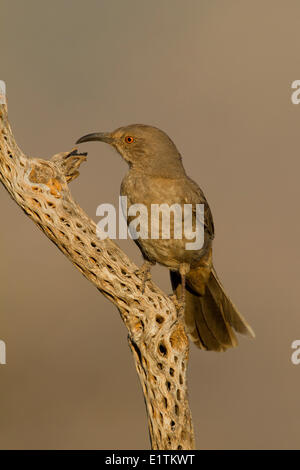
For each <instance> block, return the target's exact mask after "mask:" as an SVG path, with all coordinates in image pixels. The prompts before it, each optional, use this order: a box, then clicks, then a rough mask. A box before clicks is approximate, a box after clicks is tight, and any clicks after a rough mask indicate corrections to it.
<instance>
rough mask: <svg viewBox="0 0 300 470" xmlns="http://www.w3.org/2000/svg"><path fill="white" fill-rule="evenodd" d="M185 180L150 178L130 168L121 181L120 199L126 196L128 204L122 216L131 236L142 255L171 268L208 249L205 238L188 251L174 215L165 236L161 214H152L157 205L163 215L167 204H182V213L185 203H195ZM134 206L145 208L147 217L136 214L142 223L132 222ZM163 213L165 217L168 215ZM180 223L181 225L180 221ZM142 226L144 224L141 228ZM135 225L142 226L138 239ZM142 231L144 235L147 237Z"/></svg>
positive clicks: (198, 255)
mask: <svg viewBox="0 0 300 470" xmlns="http://www.w3.org/2000/svg"><path fill="white" fill-rule="evenodd" d="M186 181H188V179H187V178H176V179H171V178H161V177H152V176H148V175H144V174H140V173H137V172H132V171H129V173H128V174H127V175H126V176H125V178H124V179H123V181H122V184H121V196H123V198H124V197H126V205H127V213H126V214H124V215H125V216H126V218H127V224H128V227H129V231H130V233H131V236H132V237H133V238H134V241H135V242H136V243H137V245H138V246H139V248H140V249H141V251H142V253H143V256H144V257H145V258H148V259H150V260H151V261H155V262H157V263H160V264H162V265H165V266H167V267H169V268H170V269H178V268H179V265H180V264H181V263H189V264H191V265H192V264H193V263H195V262H197V261H198V260H199V259H200V258H201V257H202V256H203V254H204V253H206V251H207V248H208V243H207V241H205V243H204V246H203V247H202V248H201V249H200V250H199V249H197V250H187V249H186V246H187V243H188V242H189V240H187V239H186V238H185V237H184V233H183V228H182V226H181V227H179V228H181V231H182V237H181V238H177V236H178V231H177V232H176V218H175V217H173V216H171V217H170V219H169V220H170V232H169V233H170V235H169V236H168V233H165V226H164V225H163V223H162V220H163V215H160V216H159V219H158V220H157V218H155V217H154V216H153V215H155V214H157V212H155V211H157V206H159V208H160V209H159V210H160V212H161V214H163V211H164V208H165V210H166V211H168V207H169V208H170V207H171V206H174V205H175V206H179V207H181V208H182V213H183V205H184V204H188V203H190V204H195V202H196V200H197V195H195V194H194V192H193V191H192V189H191V190H190V194H189V190H188V187H187V183H186ZM199 202H201V200H199ZM136 205H142V206H143V207H145V208H146V211H147V214H146V216H145V214H143V216H142V217H141V216H140V213H139V216H140V219H139V220H140V222H141V223H140V224H139V225H138V227H137V225H136V224H135V222H134V219H135V217H134V215H133V213H134V210H133V209H135V208H137V206H136ZM175 206H174V207H175ZM165 215H166V216H167V215H168V214H165ZM169 216H170V212H169ZM165 220H167V219H165ZM177 220H178V219H177ZM177 223H178V221H177ZM157 224H158V225H157ZM180 224H181V225H182V221H181V220H180ZM141 225H143V226H144V227H141ZM146 225H147V227H146V229H145V226H146ZM155 227H156V228H155ZM137 228H138V231H139V232H140V231H141V228H144V230H142V232H143V236H140V237H139V238H135V237H136V236H137V233H136V232H137ZM145 234H146V235H147V236H146V237H145ZM176 234H177V235H176ZM153 235H154V237H153ZM179 235H180V234H179Z"/></svg>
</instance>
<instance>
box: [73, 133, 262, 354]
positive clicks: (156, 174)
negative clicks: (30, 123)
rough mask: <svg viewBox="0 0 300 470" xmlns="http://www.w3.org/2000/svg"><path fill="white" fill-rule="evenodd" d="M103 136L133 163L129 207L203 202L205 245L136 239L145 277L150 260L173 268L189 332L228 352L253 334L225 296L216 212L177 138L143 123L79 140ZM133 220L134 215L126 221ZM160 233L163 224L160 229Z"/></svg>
mask: <svg viewBox="0 0 300 470" xmlns="http://www.w3.org/2000/svg"><path fill="white" fill-rule="evenodd" d="M92 140H98V141H102V142H106V143H108V144H110V145H112V146H113V147H114V148H115V149H116V150H117V151H118V152H119V153H120V154H121V156H122V157H123V158H124V160H126V161H127V163H128V164H129V172H128V173H127V175H126V176H125V178H124V179H123V181H122V184H121V195H122V196H127V202H128V208H130V206H131V205H133V204H143V205H145V206H146V207H147V209H148V210H149V213H151V204H168V205H169V206H171V205H173V204H179V205H180V206H181V207H183V205H184V204H192V207H193V211H195V207H196V204H204V208H205V213H204V243H203V245H202V248H201V249H197V250H187V249H186V242H187V240H186V239H184V238H182V239H175V237H174V236H173V237H172V236H170V238H168V239H162V238H160V239H153V238H148V239H143V238H138V239H136V240H135V242H136V243H137V245H138V246H139V248H140V250H141V252H142V254H143V257H144V259H145V263H144V265H143V268H142V271H143V275H144V279H145V278H146V276H147V274H149V269H150V265H151V264H155V263H156V262H157V263H160V264H162V265H164V266H167V267H168V268H169V269H170V274H171V281H172V286H173V290H174V292H175V293H176V295H177V298H178V299H181V300H182V301H183V302H184V304H183V305H184V320H185V325H186V330H187V332H188V334H189V336H190V337H191V339H192V340H193V341H194V343H195V344H196V345H197V346H198V347H199V348H202V349H207V350H214V351H225V350H226V349H227V348H229V347H233V346H236V345H237V339H236V336H235V333H234V331H233V330H235V331H237V332H238V333H243V334H247V335H249V336H253V337H254V333H253V331H252V329H251V327H250V326H249V325H248V323H247V322H246V321H245V319H244V318H243V317H242V315H241V314H240V313H239V312H238V311H237V309H236V307H235V306H234V305H233V303H232V302H231V300H230V299H229V298H228V296H227V295H226V293H225V291H224V289H223V287H222V285H221V283H220V281H219V279H218V277H217V274H216V271H215V269H214V267H213V264H212V240H213V238H214V225H213V219H212V214H211V211H210V208H209V205H208V203H207V201H206V199H205V196H204V194H203V192H202V191H201V189H200V188H199V186H198V185H197V184H196V183H195V182H194V181H193V180H192V179H191V178H189V177H188V176H187V175H186V173H185V170H184V168H183V165H182V160H181V155H180V154H179V152H178V150H177V148H176V146H175V145H174V143H173V142H172V140H171V139H170V138H169V137H168V136H167V135H166V134H165V133H164V132H163V131H161V130H160V129H157V128H155V127H151V126H145V125H142V124H134V125H130V126H126V127H120V128H119V129H117V130H115V131H114V132H106V133H93V134H88V135H85V136H84V137H81V138H80V139H79V140H78V141H77V142H76V143H77V144H79V143H82V142H89V141H92ZM127 222H128V223H129V222H130V218H129V219H128V221H127ZM160 236H161V227H160Z"/></svg>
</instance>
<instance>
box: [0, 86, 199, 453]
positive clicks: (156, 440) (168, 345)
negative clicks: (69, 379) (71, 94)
mask: <svg viewBox="0 0 300 470" xmlns="http://www.w3.org/2000/svg"><path fill="white" fill-rule="evenodd" d="M5 98H6V96H5V84H4V82H2V81H1V82H0V180H1V182H2V183H3V185H4V187H5V188H6V189H7V191H8V192H9V194H10V195H11V197H12V198H13V199H14V200H15V201H16V203H17V204H18V205H19V206H20V207H21V208H22V209H23V211H24V212H25V213H26V214H27V215H28V216H29V217H30V218H31V220H33V222H34V223H35V224H36V225H37V226H38V227H39V228H40V229H41V230H42V231H43V232H44V234H45V235H46V236H47V237H48V238H49V239H50V240H51V241H52V242H53V243H55V244H56V246H57V247H58V248H59V249H60V251H62V252H63V254H64V255H65V256H67V258H68V259H69V260H70V261H71V262H72V263H73V264H74V265H75V266H76V268H77V269H78V270H79V271H80V272H81V273H82V274H83V275H84V276H85V277H86V278H87V279H88V280H89V281H91V282H92V283H93V284H94V285H95V286H96V287H97V289H98V290H99V291H100V292H101V293H102V294H103V295H105V296H106V297H107V298H109V299H110V300H111V302H112V303H113V304H114V305H116V306H117V308H118V309H119V311H120V313H121V318H122V319H123V321H124V323H125V325H126V327H127V329H128V341H129V345H130V348H131V351H132V353H133V357H134V361H135V365H136V369H137V373H138V375H139V378H140V381H141V384H142V389H143V393H144V398H145V403H146V409H147V416H148V426H149V433H150V439H151V446H152V449H162V450H169V449H175V450H176V449H186V450H190V449H194V448H195V442H194V432H193V425H192V419H191V412H190V408H189V404H188V399H187V384H186V370H187V363H188V350H189V344H188V340H187V337H186V334H185V331H184V327H183V324H182V323H181V321H180V320H178V318H177V313H176V309H175V306H174V304H173V302H172V301H171V299H170V298H169V297H168V296H167V295H166V294H164V293H163V292H162V291H161V290H160V289H159V288H158V287H157V286H155V284H154V283H152V282H147V285H146V288H145V292H144V294H142V280H141V279H140V278H139V277H138V276H137V275H136V273H137V271H138V268H137V266H136V265H135V264H134V263H133V262H131V261H130V260H129V259H128V257H127V256H126V255H125V253H123V251H122V250H121V249H120V248H119V247H118V246H117V245H116V244H115V243H114V242H113V241H111V240H109V239H107V240H105V241H100V240H99V239H98V238H97V236H96V225H95V223H94V222H93V221H92V220H91V219H90V218H89V217H88V216H87V215H86V214H85V212H84V211H83V210H82V209H81V207H80V206H79V205H78V204H76V202H75V201H74V200H73V199H72V196H71V193H70V190H69V187H68V183H69V182H70V181H72V180H73V179H75V178H76V177H77V176H78V175H79V171H78V169H79V166H80V164H81V163H82V162H84V161H85V160H86V154H80V153H78V152H77V150H76V149H73V150H72V151H70V152H64V153H60V154H57V155H55V156H54V157H52V158H51V159H50V160H47V161H46V160H42V159H38V158H29V157H27V156H26V155H25V154H24V153H23V152H22V151H21V150H20V149H19V148H18V146H17V144H16V141H15V138H14V136H13V134H12V131H11V128H10V125H9V122H8V117H7V104H6V99H5ZM100 360H101V358H100ZM115 367H117V364H116V365H115Z"/></svg>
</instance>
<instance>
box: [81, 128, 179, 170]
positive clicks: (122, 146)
mask: <svg viewBox="0 0 300 470" xmlns="http://www.w3.org/2000/svg"><path fill="white" fill-rule="evenodd" d="M93 140H95V141H100V142H106V143H107V144H110V145H111V146H113V147H114V148H115V149H116V150H117V151H118V152H119V153H120V155H121V156H122V157H123V158H124V160H126V161H127V162H128V163H129V165H130V166H134V167H136V168H138V167H139V168H141V169H144V170H145V171H147V169H150V168H152V169H153V170H154V168H156V169H157V168H161V169H163V167H164V166H165V164H166V163H168V164H170V163H171V165H172V166H173V167H176V166H177V163H176V162H178V163H179V162H180V166H181V167H182V165H181V156H180V154H179V152H178V150H177V148H176V146H175V144H174V143H173V142H172V140H171V139H170V137H168V135H167V134H166V133H165V132H163V131H161V130H160V129H158V128H157V127H152V126H146V125H144V124H131V125H129V126H124V127H119V128H118V129H116V130H115V131H113V132H94V133H92V134H87V135H85V136H83V137H81V138H80V139H78V140H77V142H76V144H81V143H83V142H90V141H93Z"/></svg>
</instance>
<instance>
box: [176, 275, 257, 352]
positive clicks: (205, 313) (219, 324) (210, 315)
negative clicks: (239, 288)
mask: <svg viewBox="0 0 300 470" xmlns="http://www.w3.org/2000/svg"><path fill="white" fill-rule="evenodd" d="M171 281H172V286H173V290H174V291H175V292H176V295H177V297H178V298H180V295H181V280H180V276H179V274H178V273H177V272H172V271H171ZM185 298H186V302H185V324H186V329H187V333H188V334H189V336H190V338H191V340H192V341H193V342H194V343H195V345H196V346H198V347H199V348H201V349H206V350H209V351H226V349H228V348H230V347H235V346H237V344H238V342H237V338H236V335H235V332H234V330H235V331H236V332H238V333H241V334H245V335H248V336H252V337H254V336H255V335H254V332H253V330H252V328H251V326H250V325H249V324H248V323H247V322H246V320H245V319H244V318H243V317H242V315H241V314H240V313H239V312H238V310H237V308H236V307H235V306H234V305H233V303H232V302H231V300H230V299H229V297H228V296H227V295H226V293H225V291H224V289H223V286H222V284H221V282H220V281H219V279H218V277H217V274H216V272H215V270H214V269H212V271H211V274H210V276H209V279H208V282H207V284H206V287H205V292H204V294H203V295H200V294H199V293H197V292H196V291H195V289H193V287H192V286H191V285H189V283H188V277H187V286H186V292H185Z"/></svg>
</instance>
